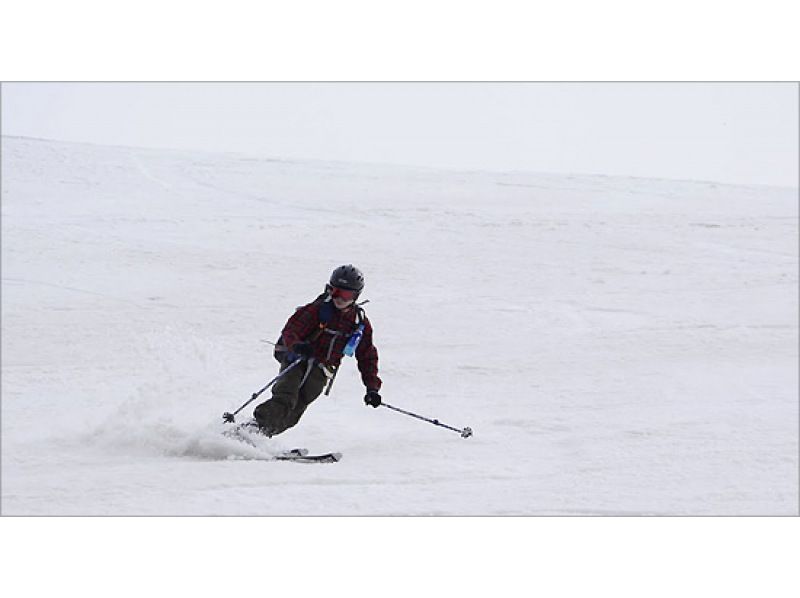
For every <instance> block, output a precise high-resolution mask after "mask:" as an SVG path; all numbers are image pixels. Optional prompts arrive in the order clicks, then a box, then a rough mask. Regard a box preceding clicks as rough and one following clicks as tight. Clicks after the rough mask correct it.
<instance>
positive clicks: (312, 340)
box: [253, 264, 381, 437]
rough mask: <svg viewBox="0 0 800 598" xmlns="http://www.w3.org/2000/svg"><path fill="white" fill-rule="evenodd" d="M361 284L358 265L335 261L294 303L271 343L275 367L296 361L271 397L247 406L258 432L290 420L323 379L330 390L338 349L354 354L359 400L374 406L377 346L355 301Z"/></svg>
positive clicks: (279, 428)
mask: <svg viewBox="0 0 800 598" xmlns="http://www.w3.org/2000/svg"><path fill="white" fill-rule="evenodd" d="M363 289H364V275H363V274H362V273H361V271H360V270H359V269H358V268H356V267H355V266H353V265H352V264H348V265H346V266H339V267H338V268H336V269H335V270H334V271H333V273H332V274H331V278H330V282H329V283H328V284H327V285H325V292H324V293H323V294H321V295H320V296H319V297H317V298H316V299H315V300H314V301H312V302H311V303H309V304H308V305H304V306H302V307H299V308H297V311H296V312H295V313H294V315H292V316H291V317H290V318H289V320H288V321H287V322H286V326H285V327H284V328H283V331H282V333H281V336H280V338H279V339H278V343H277V345H276V347H275V357H276V359H278V361H280V362H281V369H280V371H284V370H285V369H286V368H287V367H289V365H290V364H292V363H294V362H295V361H297V360H298V359H301V360H302V361H301V363H300V364H299V365H297V366H295V367H294V368H293V369H292V370H291V371H290V372H288V373H287V374H286V375H285V376H284V377H282V378H281V379H280V380H278V382H277V383H275V385H274V386H273V387H272V398H270V399H269V400H267V401H265V402H263V403H261V404H260V405H258V406H257V407H256V408H255V410H254V411H253V417H254V418H255V424H256V425H257V426H258V428H259V431H260V432H262V433H263V434H266V435H267V436H270V437H271V436H275V435H276V434H280V433H281V432H283V431H285V430H287V429H289V428H291V427H292V426H294V425H295V424H296V423H297V422H298V421H299V420H300V417H301V416H302V415H303V413H304V412H305V410H306V408H307V407H308V406H309V405H310V404H311V403H312V402H313V401H314V399H316V398H317V397H318V396H319V395H320V393H322V391H323V389H324V388H325V386H326V384H327V385H328V391H330V386H331V384H332V383H333V379H334V378H335V376H336V372H337V370H338V368H339V364H340V362H341V359H342V355H344V354H349V355H355V357H356V360H357V361H358V369H359V371H360V372H361V380H362V382H363V383H364V386H365V387H366V389H367V392H366V395H365V396H364V403H365V404H366V405H370V406H372V407H378V406H380V404H381V395H380V394H379V393H378V391H379V390H380V388H381V379H380V378H379V377H378V350H377V349H376V348H375V345H373V344H372V325H371V324H370V322H369V320H368V319H367V316H366V315H365V314H364V310H363V309H361V307H359V306H358V305H356V300H357V299H358V297H359V295H360V294H361V291H362V290H363ZM326 394H327V391H326Z"/></svg>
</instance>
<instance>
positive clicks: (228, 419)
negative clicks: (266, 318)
mask: <svg viewBox="0 0 800 598" xmlns="http://www.w3.org/2000/svg"><path fill="white" fill-rule="evenodd" d="M301 361H303V358H302V357H301V358H300V359H295V360H294V361H293V362H292V363H291V365H289V367H287V368H286V369H285V370H283V371H282V372H281V373H280V374H278V375H277V376H275V377H274V378H273V379H272V380H270V381H269V382H267V385H266V386H264V388H262V389H261V390H259V391H258V392H254V393H253V396H252V397H250V400H249V401H247V402H246V403H245V404H244V405H242V406H241V407H239V408H238V409H237V410H236V411H234V412H233V413H229V412H227V411H226V412H225V413H223V414H222V421H223V422H225V423H226V424H232V423H233V421H234V420H233V418H234V416H235V415H236V414H237V413H239V412H240V411H241V410H242V409H244V408H245V407H247V406H248V405H249V404H250V403H252V402H253V401H255V400H256V399H257V398H258V397H259V395H261V393H262V392H264V391H265V390H267V389H268V388H269V387H270V386H272V385H273V384H275V383H276V382H277V381H278V380H280V379H281V378H283V377H284V376H285V375H286V374H288V373H289V370H291V369H292V368H293V367H295V366H296V365H297V364H298V363H300V362H301Z"/></svg>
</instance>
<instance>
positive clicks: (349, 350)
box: [344, 324, 364, 357]
mask: <svg viewBox="0 0 800 598" xmlns="http://www.w3.org/2000/svg"><path fill="white" fill-rule="evenodd" d="M363 334H364V324H359V325H358V328H357V329H356V331H355V332H354V333H353V335H352V336H351V337H350V340H348V341H347V344H346V345H345V346H344V354H345V355H347V356H348V357H352V356H353V355H354V354H355V352H356V347H358V343H360V342H361V336H362V335H363Z"/></svg>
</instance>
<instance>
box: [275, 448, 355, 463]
mask: <svg viewBox="0 0 800 598" xmlns="http://www.w3.org/2000/svg"><path fill="white" fill-rule="evenodd" d="M289 453H290V451H288V452H286V453H281V454H279V455H275V456H274V457H272V459H271V460H272V461H292V462H293V463H336V462H338V461H341V460H342V453H324V454H320V455H309V454H308V453H307V452H306V454H303V455H298V454H294V455H293V454H289Z"/></svg>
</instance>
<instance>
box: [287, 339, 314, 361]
mask: <svg viewBox="0 0 800 598" xmlns="http://www.w3.org/2000/svg"><path fill="white" fill-rule="evenodd" d="M313 354H314V349H313V347H312V346H311V343H308V342H305V341H303V342H300V343H295V344H294V345H292V352H291V353H290V354H289V361H294V360H295V359H297V358H298V357H302V358H303V359H308V358H309V357H311V356H312V355H313Z"/></svg>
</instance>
